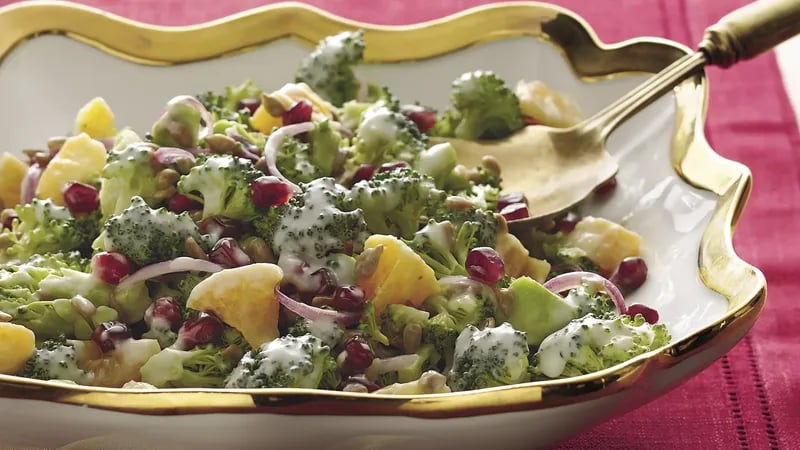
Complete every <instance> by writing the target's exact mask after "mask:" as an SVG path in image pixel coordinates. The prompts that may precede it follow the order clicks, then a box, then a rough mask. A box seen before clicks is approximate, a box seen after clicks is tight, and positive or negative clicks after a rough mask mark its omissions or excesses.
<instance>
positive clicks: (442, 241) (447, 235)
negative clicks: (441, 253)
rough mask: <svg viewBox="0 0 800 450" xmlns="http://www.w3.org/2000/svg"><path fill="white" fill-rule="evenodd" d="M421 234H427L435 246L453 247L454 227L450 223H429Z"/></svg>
mask: <svg viewBox="0 0 800 450" xmlns="http://www.w3.org/2000/svg"><path fill="white" fill-rule="evenodd" d="M419 232H420V233H424V234H427V235H428V237H429V238H430V239H431V241H433V243H434V245H438V246H440V247H442V248H451V247H452V246H453V226H452V224H451V223H449V222H434V223H429V224H427V225H425V226H424V227H423V228H422V230H420V231H419Z"/></svg>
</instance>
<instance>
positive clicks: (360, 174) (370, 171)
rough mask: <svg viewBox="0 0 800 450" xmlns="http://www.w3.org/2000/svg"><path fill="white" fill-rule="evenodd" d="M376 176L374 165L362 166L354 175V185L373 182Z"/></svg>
mask: <svg viewBox="0 0 800 450" xmlns="http://www.w3.org/2000/svg"><path fill="white" fill-rule="evenodd" d="M374 175H375V166H373V165H372V164H362V165H360V166H359V167H358V169H357V170H356V173H355V174H354V175H353V184H355V183H358V182H359V181H363V180H371V179H372V177H373V176H374Z"/></svg>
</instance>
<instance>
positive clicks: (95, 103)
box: [74, 97, 117, 139]
mask: <svg viewBox="0 0 800 450" xmlns="http://www.w3.org/2000/svg"><path fill="white" fill-rule="evenodd" d="M81 133H86V134H88V135H89V137H92V138H95V139H100V138H110V137H114V135H116V134H117V130H116V128H115V126H114V113H113V112H112V111H111V107H109V106H108V103H106V101H105V100H104V99H103V98H102V97H95V98H93V99H91V100H89V103H87V104H85V105H83V107H82V108H81V109H80V110H78V114H77V115H76V116H75V130H74V134H76V135H78V134H81Z"/></svg>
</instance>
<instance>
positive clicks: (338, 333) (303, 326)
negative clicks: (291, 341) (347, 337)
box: [286, 317, 344, 348]
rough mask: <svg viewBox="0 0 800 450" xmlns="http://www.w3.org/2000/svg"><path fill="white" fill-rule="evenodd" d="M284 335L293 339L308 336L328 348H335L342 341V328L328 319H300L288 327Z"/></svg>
mask: <svg viewBox="0 0 800 450" xmlns="http://www.w3.org/2000/svg"><path fill="white" fill-rule="evenodd" d="M286 334H288V335H289V336H295V337H301V336H304V335H306V334H310V335H312V336H314V337H316V338H318V339H319V340H321V341H322V343H323V344H325V345H327V346H328V347H330V348H336V346H338V345H339V344H340V343H341V342H342V339H344V328H342V326H341V325H339V322H336V321H335V320H333V319H331V318H328V317H320V318H319V319H314V320H311V319H305V318H302V317H301V318H299V319H297V320H296V321H294V322H293V323H292V324H291V325H290V326H289V329H288V330H287V331H286Z"/></svg>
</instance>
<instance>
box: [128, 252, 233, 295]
mask: <svg viewBox="0 0 800 450" xmlns="http://www.w3.org/2000/svg"><path fill="white" fill-rule="evenodd" d="M223 269H224V267H222V266H220V265H219V264H215V263H213V262H211V261H206V260H204V259H197V258H189V257H188V256H181V257H180V258H175V259H171V260H169V261H164V262H160V263H155V264H150V265H149V266H144V267H142V268H141V269H139V270H137V271H136V272H134V273H132V274H130V275H128V276H127V277H125V278H123V279H122V281H121V282H120V283H119V284H118V285H117V288H123V289H124V288H125V287H127V286H130V285H132V284H134V283H138V282H141V281H145V280H149V279H151V278H155V277H158V276H161V275H166V274H168V273H176V272H209V273H214V272H219V271H221V270H223Z"/></svg>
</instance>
